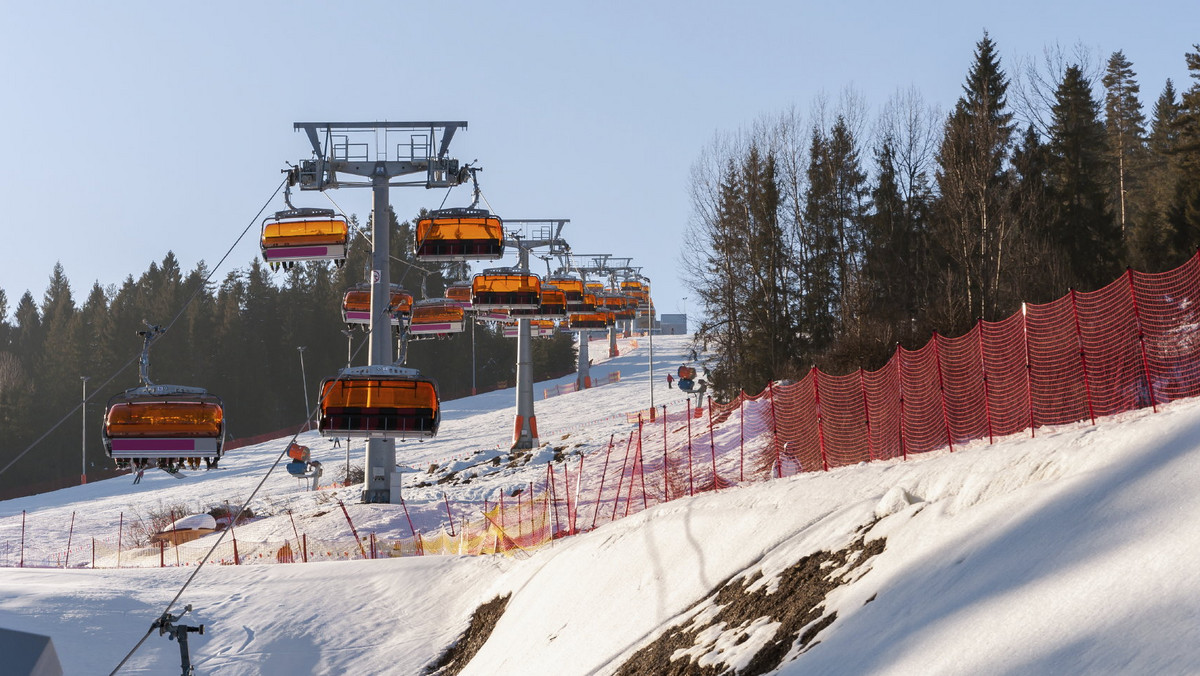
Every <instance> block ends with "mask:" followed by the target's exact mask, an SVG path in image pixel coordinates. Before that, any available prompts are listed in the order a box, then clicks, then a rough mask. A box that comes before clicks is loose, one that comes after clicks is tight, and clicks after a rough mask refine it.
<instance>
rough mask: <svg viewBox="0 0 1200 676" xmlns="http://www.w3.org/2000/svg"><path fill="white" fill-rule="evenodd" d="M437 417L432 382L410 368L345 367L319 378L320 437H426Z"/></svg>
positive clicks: (438, 411)
mask: <svg viewBox="0 0 1200 676" xmlns="http://www.w3.org/2000/svg"><path fill="white" fill-rule="evenodd" d="M440 421H441V409H440V406H439V400H438V391H437V384H436V383H435V382H434V381H433V380H432V379H429V378H422V377H421V376H420V375H419V374H417V373H416V372H415V371H413V370H412V369H401V368H397V367H365V368H356V369H345V370H343V372H342V375H341V376H340V377H338V378H329V379H326V380H325V381H324V382H323V383H321V417H320V422H319V425H318V428H319V430H320V432H321V435H322V436H326V437H368V438H384V439H405V438H418V437H432V436H435V435H436V434H437V429H438V425H439V423H440Z"/></svg>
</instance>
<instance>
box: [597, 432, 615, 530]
mask: <svg viewBox="0 0 1200 676" xmlns="http://www.w3.org/2000/svg"><path fill="white" fill-rule="evenodd" d="M614 436H615V435H613V434H610V435H608V451H606V452H605V453H604V469H602V470H600V487H599V488H598V489H596V507H595V509H593V510H592V528H595V527H596V519H597V518H599V516H600V501H601V500H602V499H603V498H604V478H605V477H606V476H607V475H608V459H609V457H610V456H612V447H613V437H614Z"/></svg>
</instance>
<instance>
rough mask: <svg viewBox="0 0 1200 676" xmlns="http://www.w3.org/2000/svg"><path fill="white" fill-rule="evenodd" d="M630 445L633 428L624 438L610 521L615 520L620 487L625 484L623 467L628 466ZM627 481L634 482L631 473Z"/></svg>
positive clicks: (618, 505) (632, 443)
mask: <svg viewBox="0 0 1200 676" xmlns="http://www.w3.org/2000/svg"><path fill="white" fill-rule="evenodd" d="M632 445H634V430H630V431H629V438H628V439H625V460H624V461H622V463H620V474H619V475H618V477H617V493H616V495H614V497H613V501H612V519H610V520H608V521H610V522H612V521H616V520H617V509H619V508H620V489H622V486H624V485H625V468H626V467H629V451H630V449H631V448H632ZM629 483H630V484H632V483H634V475H632V473H630V475H629Z"/></svg>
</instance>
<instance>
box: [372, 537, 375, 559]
mask: <svg viewBox="0 0 1200 676" xmlns="http://www.w3.org/2000/svg"><path fill="white" fill-rule="evenodd" d="M371 558H372V559H374V558H375V531H371Z"/></svg>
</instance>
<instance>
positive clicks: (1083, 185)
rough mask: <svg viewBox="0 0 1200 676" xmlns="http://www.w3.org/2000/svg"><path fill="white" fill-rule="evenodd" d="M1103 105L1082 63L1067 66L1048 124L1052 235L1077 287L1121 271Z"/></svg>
mask: <svg viewBox="0 0 1200 676" xmlns="http://www.w3.org/2000/svg"><path fill="white" fill-rule="evenodd" d="M1099 109H1100V106H1099V103H1098V102H1096V100H1095V99H1093V98H1092V89H1091V83H1089V82H1088V81H1087V79H1086V78H1085V77H1084V76H1083V71H1082V70H1080V69H1079V67H1078V66H1070V67H1068V68H1067V71H1066V73H1065V74H1064V76H1063V81H1062V82H1061V83H1060V84H1059V87H1058V91H1057V92H1056V100H1055V103H1054V107H1053V109H1052V111H1051V112H1052V116H1053V121H1052V122H1051V125H1050V130H1049V131H1050V140H1049V144H1048V145H1049V153H1050V163H1049V178H1050V189H1051V194H1052V196H1053V199H1054V209H1053V211H1052V213H1051V219H1050V223H1049V235H1050V240H1051V242H1053V243H1054V244H1055V245H1056V246H1057V247H1058V248H1059V250H1060V251H1061V252H1062V254H1063V255H1064V256H1066V258H1067V261H1068V262H1069V264H1070V277H1071V279H1072V286H1073V287H1082V288H1084V289H1085V290H1091V289H1095V288H1098V287H1099V286H1101V285H1103V284H1106V283H1108V282H1110V281H1112V279H1113V278H1114V277H1116V275H1117V274H1119V272H1120V265H1119V260H1120V259H1119V256H1120V241H1121V237H1120V230H1119V229H1118V228H1117V226H1116V223H1115V222H1114V220H1113V217H1112V213H1111V212H1110V211H1109V209H1108V206H1107V205H1108V194H1109V193H1108V191H1107V190H1106V188H1105V185H1106V182H1107V181H1106V178H1107V176H1108V175H1109V173H1108V172H1109V163H1108V158H1109V157H1110V155H1109V149H1108V143H1107V140H1106V135H1105V130H1104V124H1103V123H1102V122H1101V121H1100V115H1099V112H1100V110H1099Z"/></svg>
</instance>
